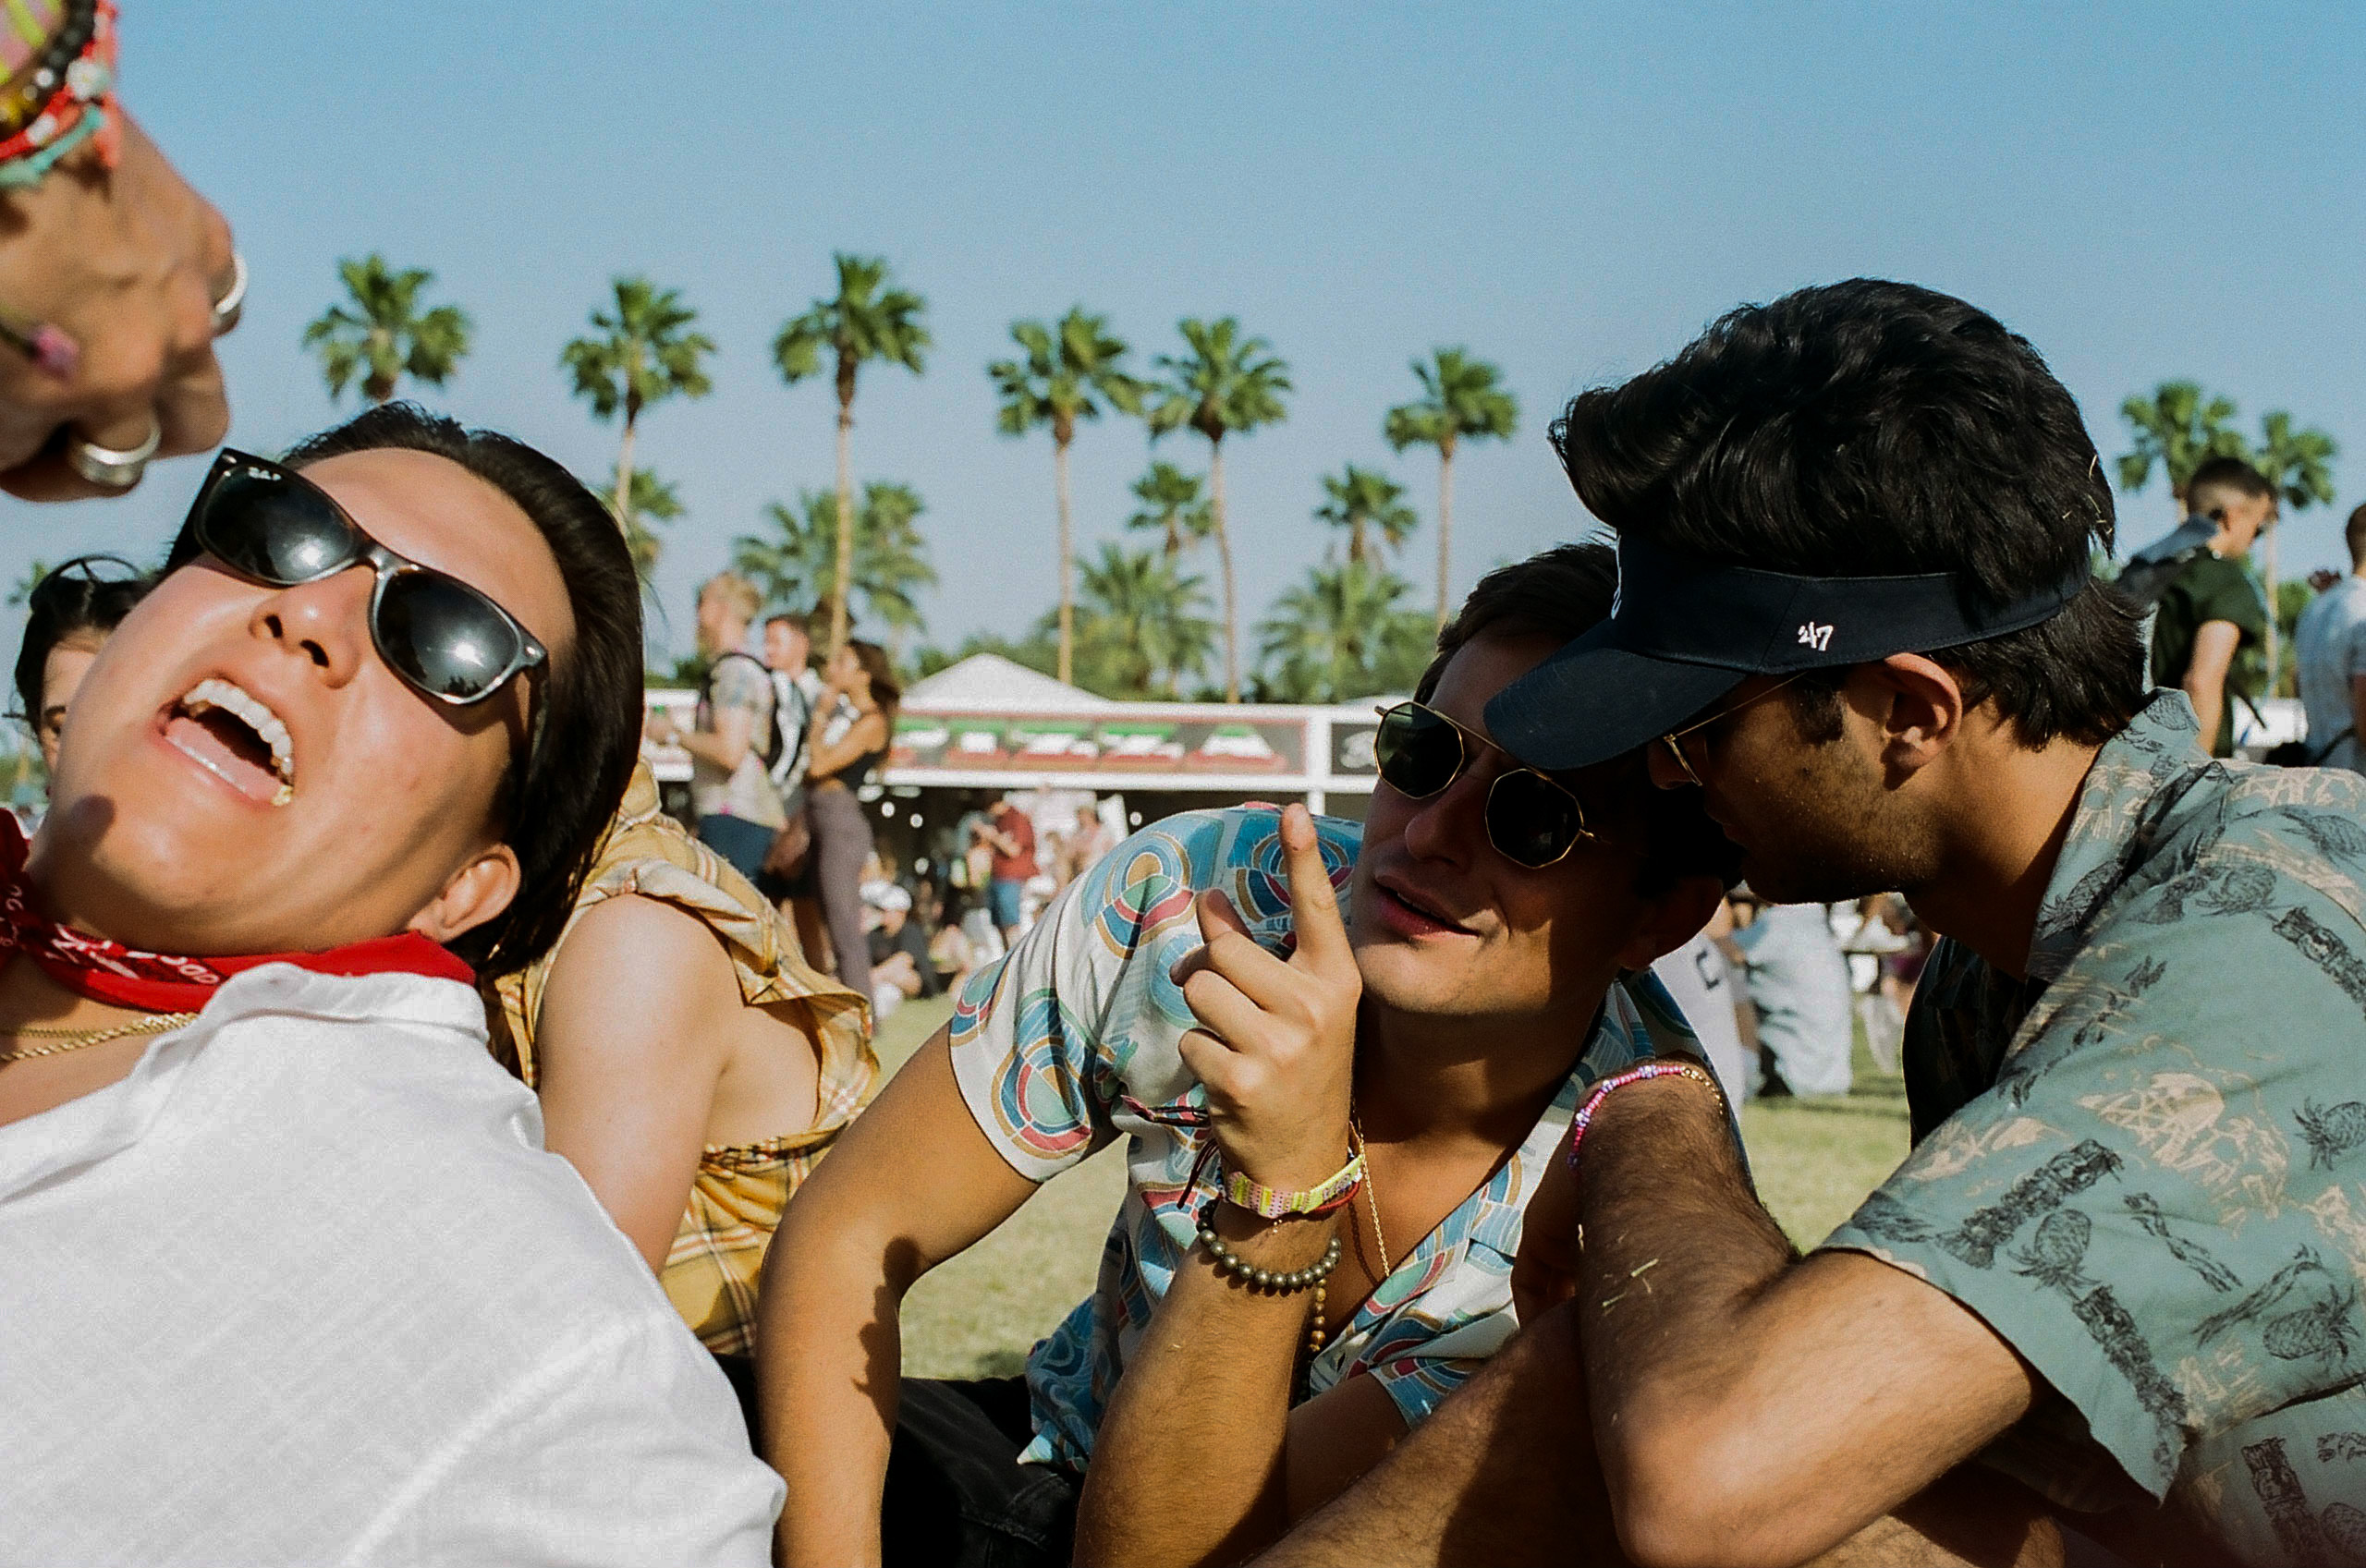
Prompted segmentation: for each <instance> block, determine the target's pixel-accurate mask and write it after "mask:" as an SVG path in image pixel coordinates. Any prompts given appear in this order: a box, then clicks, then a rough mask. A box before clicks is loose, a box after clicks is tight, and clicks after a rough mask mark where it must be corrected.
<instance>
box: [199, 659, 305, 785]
mask: <svg viewBox="0 0 2366 1568" xmlns="http://www.w3.org/2000/svg"><path fill="white" fill-rule="evenodd" d="M213 708H219V709H221V710H222V711H224V712H226V713H228V714H230V715H232V716H233V717H235V718H237V719H238V721H239V722H240V723H244V724H245V725H246V726H247V727H248V728H249V729H250V730H252V731H254V732H255V736H256V738H257V739H259V740H261V741H262V743H263V744H264V745H265V746H268V747H269V748H271V766H272V770H273V772H276V773H277V774H278V775H279V793H278V794H277V795H276V796H273V798H272V804H273V805H274V806H285V805H287V803H288V802H289V801H291V800H293V799H295V798H296V745H295V742H293V741H292V740H290V739H289V738H288V736H287V725H286V724H284V723H280V721H279V715H278V714H276V713H274V712H273V711H271V710H270V709H269V708H266V707H265V706H263V704H262V700H261V699H258V698H255V697H253V696H251V695H250V694H249V693H248V691H247V690H246V688H244V687H240V686H238V685H237V684H235V683H233V682H230V681H226V680H221V679H218V678H208V679H205V680H201V681H200V682H198V683H197V684H196V685H195V686H193V687H189V695H188V696H187V697H184V698H182V699H181V711H183V712H185V713H187V714H188V715H189V717H190V718H192V719H194V718H196V717H197V716H198V715H199V714H201V713H203V712H205V711H208V710H209V709H213Z"/></svg>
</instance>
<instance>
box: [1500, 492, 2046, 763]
mask: <svg viewBox="0 0 2366 1568" xmlns="http://www.w3.org/2000/svg"><path fill="white" fill-rule="evenodd" d="M2087 582H2088V574H2087V572H2086V571H2085V570H2083V569H2082V570H2080V571H2079V573H2078V574H2077V575H2076V576H2075V577H2073V578H2071V579H2070V580H2068V581H2066V582H2064V583H2062V584H2061V585H2059V586H2058V587H2055V588H2053V589H2049V590H2046V591H2045V592H2043V593H2041V594H2038V595H2035V596H2033V597H2031V598H2030V599H2026V600H2023V601H2021V602H2018V603H2016V604H2008V605H2004V606H2001V607H1994V608H1992V607H1988V606H1983V605H1982V604H1981V603H1979V602H1976V601H1975V600H1974V599H1973V597H1972V595H1971V594H1970V592H1969V591H1968V590H1966V588H1965V587H1964V585H1963V584H1962V582H1961V581H1960V580H1959V579H1958V578H1957V576H1956V575H1955V574H1953V573H1950V572H1927V573H1922V574H1920V575H1917V576H1912V577H1800V576H1797V575H1794V574H1792V573H1788V572H1769V571H1762V570H1760V569H1758V568H1757V567H1754V566H1728V565H1717V564H1714V563H1711V562H1706V561H1702V560H1700V559H1698V558H1697V557H1693V556H1689V555H1684V554H1680V553H1676V552H1673V551H1668V550H1663V549H1661V548H1659V547H1658V546H1656V545H1653V544H1650V543H1647V542H1646V541H1642V540H1640V539H1632V538H1622V539H1620V540H1619V541H1618V597H1617V599H1616V601H1614V602H1613V603H1612V605H1611V611H1610V619H1608V620H1606V621H1604V622H1603V623H1602V624H1601V625H1600V626H1595V627H1594V628H1593V629H1592V631H1590V632H1588V633H1586V635H1585V636H1583V637H1581V638H1578V639H1577V640H1576V641H1575V642H1572V643H1570V644H1569V645H1568V646H1567V647H1566V648H1564V649H1562V650H1560V651H1559V652H1557V653H1555V654H1554V655H1553V656H1552V657H1551V658H1550V659H1547V660H1546V661H1545V662H1543V663H1542V664H1540V665H1538V666H1537V667H1536V668H1535V669H1533V670H1531V671H1530V672H1529V673H1528V674H1527V675H1522V676H1521V677H1520V678H1519V679H1518V680H1516V681H1514V682H1513V683H1512V684H1511V685H1510V686H1508V687H1505V688H1504V689H1503V690H1502V691H1500V692H1498V693H1496V694H1495V697H1494V700H1493V701H1491V702H1489V703H1488V704H1487V728H1488V730H1489V732H1490V733H1491V734H1493V735H1494V737H1495V740H1496V743H1497V744H1499V745H1501V746H1502V747H1503V748H1505V749H1506V750H1507V751H1509V752H1510V753H1511V754H1512V755H1513V756H1515V757H1518V759H1519V760H1521V761H1523V762H1525V763H1527V764H1528V765H1529V766H1531V767H1532V768H1540V769H1543V770H1544V771H1545V772H1566V771H1567V770H1569V769H1573V768H1584V767H1590V766H1592V764H1594V763H1596V762H1603V761H1607V760H1610V759H1611V758H1613V757H1618V756H1622V755H1624V754H1625V753H1627V752H1629V751H1632V750H1634V749H1635V748H1638V747H1640V746H1644V745H1648V744H1649V743H1650V742H1652V741H1653V740H1655V739H1657V738H1658V737H1659V736H1661V735H1666V734H1667V733H1669V732H1670V731H1671V730H1676V729H1679V728H1681V727H1682V726H1683V725H1684V723H1685V722H1686V721H1687V720H1689V719H1690V718H1692V717H1694V716H1695V715H1696V714H1699V713H1700V712H1701V711H1703V710H1705V709H1707V708H1708V707H1709V706H1710V705H1711V704H1712V703H1714V702H1715V701H1716V700H1717V699H1719V698H1720V697H1723V696H1724V695H1725V694H1726V693H1727V692H1729V691H1731V690H1732V689H1733V688H1734V687H1738V686H1739V685H1740V684H1741V683H1742V682H1743V681H1745V680H1748V679H1749V678H1750V676H1752V675H1791V674H1794V673H1796V672H1798V671H1801V670H1818V669H1835V668H1839V667H1842V666H1845V665H1849V664H1862V663H1866V662H1871V661H1872V660H1876V659H1886V658H1888V657H1889V656H1890V655H1891V654H1893V653H1927V652H1930V651H1933V650H1937V649H1942V648H1953V647H1957V646H1958V645H1960V644H1963V643H1967V642H1978V641H1981V640H1982V639H1983V638H1992V637H2001V636H2003V635H2005V634H2006V633H2007V632H2014V631H2019V630H2020V629H2022V628H2023V627H2025V626H2035V625H2037V624H2038V623H2039V622H2041V621H2043V620H2047V619H2049V618H2051V617H2052V616H2054V615H2055V614H2060V612H2061V610H2062V608H2063V606H2064V605H2066V604H2067V603H2069V602H2070V601H2071V600H2072V599H2074V598H2076V597H2077V596H2078V594H2079V590H2082V589H2084V588H2085V587H2086V586H2087Z"/></svg>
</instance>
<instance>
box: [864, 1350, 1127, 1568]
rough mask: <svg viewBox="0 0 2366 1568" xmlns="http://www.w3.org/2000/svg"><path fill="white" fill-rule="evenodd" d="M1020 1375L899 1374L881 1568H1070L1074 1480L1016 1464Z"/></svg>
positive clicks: (1050, 1469)
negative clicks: (948, 1377) (954, 1377)
mask: <svg viewBox="0 0 2366 1568" xmlns="http://www.w3.org/2000/svg"><path fill="white" fill-rule="evenodd" d="M1034 1435H1035V1434H1034V1429H1033V1426H1032V1424H1031V1421H1030V1420H1029V1418H1028V1413H1027V1380H1026V1379H1024V1378H994V1379H988V1380H983V1381H980V1382H945V1381H939V1380H936V1379H933V1378H907V1379H905V1380H904V1392H903V1400H902V1403H901V1404H900V1406H899V1407H898V1409H897V1411H896V1440H895V1445H894V1447H892V1448H891V1449H890V1450H889V1451H888V1455H887V1490H886V1495H885V1497H884V1500H883V1501H882V1503H881V1506H880V1513H879V1533H880V1544H881V1548H882V1552H883V1555H884V1559H885V1562H886V1568H1067V1562H1068V1557H1069V1553H1070V1550H1071V1548H1072V1544H1073V1542H1074V1540H1075V1537H1076V1501H1077V1491H1078V1489H1079V1485H1080V1477H1078V1476H1077V1475H1076V1473H1075V1472H1073V1471H1069V1470H1064V1469H1061V1468H1059V1467H1057V1466H1056V1465H1021V1464H1019V1463H1018V1454H1019V1451H1020V1450H1022V1449H1024V1448H1025V1447H1026V1446H1027V1445H1028V1443H1029V1442H1031V1441H1032V1440H1033V1439H1034Z"/></svg>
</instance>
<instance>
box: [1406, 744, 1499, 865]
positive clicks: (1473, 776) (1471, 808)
mask: <svg viewBox="0 0 2366 1568" xmlns="http://www.w3.org/2000/svg"><path fill="white" fill-rule="evenodd" d="M1494 782H1495V775H1494V773H1493V772H1486V771H1483V770H1482V769H1480V768H1475V767H1474V768H1466V769H1464V770H1463V772H1462V773H1461V775H1460V776H1459V777H1457V779H1456V780H1455V781H1454V782H1453V783H1452V784H1448V785H1446V787H1445V789H1443V790H1441V791H1440V792H1439V793H1437V794H1436V795H1433V796H1430V798H1429V799H1427V800H1424V801H1422V802H1421V807H1420V808H1419V809H1417V810H1416V811H1415V812H1414V813H1413V815H1412V816H1411V817H1409V818H1408V819H1407V820H1406V822H1405V847H1406V849H1407V850H1409V852H1411V853H1412V854H1413V855H1414V856H1415V857H1418V858H1421V859H1423V860H1443V861H1445V862H1446V863H1447V864H1448V865H1453V866H1468V865H1470V862H1471V860H1472V858H1473V857H1475V856H1476V855H1477V853H1478V846H1479V845H1481V844H1482V843H1483V842H1484V841H1485V839H1486V835H1487V791H1488V789H1489V788H1490V787H1491V786H1492V785H1493V784H1494Z"/></svg>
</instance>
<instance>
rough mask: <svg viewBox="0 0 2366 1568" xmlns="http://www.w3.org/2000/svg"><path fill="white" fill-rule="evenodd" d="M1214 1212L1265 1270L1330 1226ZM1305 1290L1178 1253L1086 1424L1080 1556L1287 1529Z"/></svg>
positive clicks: (1231, 1549) (1298, 1261)
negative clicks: (1294, 1386) (1131, 1348)
mask: <svg viewBox="0 0 2366 1568" xmlns="http://www.w3.org/2000/svg"><path fill="white" fill-rule="evenodd" d="M1217 1212H1218V1216H1219V1218H1218V1220H1217V1225H1218V1234H1220V1235H1223V1236H1224V1237H1225V1239H1226V1244H1227V1245H1228V1246H1230V1247H1231V1248H1232V1250H1233V1251H1234V1252H1236V1253H1237V1254H1238V1255H1239V1257H1240V1258H1242V1259H1243V1260H1245V1261H1246V1262H1248V1263H1250V1264H1251V1265H1253V1266H1255V1267H1257V1268H1261V1269H1271V1270H1277V1271H1283V1272H1287V1271H1288V1270H1296V1269H1303V1268H1306V1267H1308V1266H1309V1265H1311V1264H1312V1263H1314V1262H1315V1261H1316V1260H1317V1259H1319V1258H1321V1257H1322V1256H1323V1248H1324V1246H1326V1245H1327V1244H1328V1242H1329V1240H1330V1238H1331V1236H1332V1234H1333V1233H1334V1222H1331V1221H1327V1220H1287V1221H1283V1222H1278V1223H1272V1224H1268V1223H1266V1222H1262V1221H1258V1220H1256V1219H1254V1218H1253V1217H1250V1216H1247V1215H1242V1214H1240V1213H1238V1211H1237V1210H1234V1209H1230V1208H1229V1206H1222V1205H1220V1206H1219V1207H1218V1210H1217ZM1313 1302H1314V1295H1313V1293H1312V1292H1311V1291H1306V1292H1300V1293H1298V1294H1294V1295H1272V1294H1269V1293H1267V1292H1263V1291H1257V1290H1251V1289H1250V1288H1249V1287H1247V1286H1245V1285H1243V1284H1242V1283H1241V1282H1239V1281H1238V1280H1237V1279H1233V1278H1229V1277H1227V1276H1225V1275H1222V1274H1219V1273H1218V1272H1217V1270H1216V1268H1215V1265H1214V1264H1213V1262H1212V1261H1211V1260H1210V1259H1209V1258H1208V1257H1207V1255H1206V1254H1205V1252H1204V1251H1202V1250H1201V1248H1199V1247H1197V1246H1194V1247H1193V1248H1192V1249H1191V1250H1190V1252H1189V1253H1188V1254H1187V1255H1186V1256H1185V1258H1184V1259H1183V1262H1182V1264H1181V1266H1180V1267H1179V1268H1177V1270H1176V1273H1175V1280H1174V1282H1173V1283H1172V1284H1171V1285H1169V1286H1168V1288H1167V1292H1166V1295H1165V1298H1164V1299H1163V1300H1161V1301H1160V1303H1159V1306H1158V1311H1157V1314H1156V1315H1155V1316H1154V1317H1153V1319H1151V1323H1150V1327H1149V1329H1148V1330H1147V1331H1145V1332H1144V1333H1143V1335H1142V1337H1141V1343H1140V1345H1139V1346H1137V1347H1136V1350H1135V1352H1134V1355H1133V1356H1132V1357H1131V1358H1130V1359H1129V1360H1128V1363H1127V1366H1126V1371H1125V1375H1124V1377H1123V1378H1121V1379H1120V1380H1118V1383H1117V1388H1116V1393H1115V1395H1114V1396H1113V1397H1112V1398H1111V1400H1110V1403H1109V1409H1108V1413H1107V1414H1106V1415H1105V1416H1104V1417H1103V1418H1102V1422H1101V1427H1100V1429H1099V1431H1098V1432H1096V1433H1095V1435H1094V1438H1093V1444H1092V1466H1091V1468H1090V1469H1089V1470H1088V1472H1087V1474H1086V1477H1085V1487H1084V1495H1083V1497H1082V1498H1081V1499H1080V1500H1079V1504H1078V1508H1077V1533H1076V1560H1077V1561H1078V1562H1091V1563H1096V1564H1099V1563H1110V1564H1117V1563H1124V1564H1153V1563H1201V1562H1238V1561H1239V1560H1240V1559H1241V1557H1242V1556H1243V1555H1245V1554H1246V1553H1247V1552H1249V1551H1251V1550H1255V1549H1256V1548H1257V1547H1259V1546H1261V1545H1262V1544H1264V1543H1265V1542H1266V1541H1269V1540H1271V1539H1273V1538H1274V1537H1275V1536H1277V1535H1279V1534H1280V1533H1281V1532H1282V1529H1283V1527H1284V1526H1285V1525H1286V1524H1287V1513H1286V1508H1287V1502H1286V1497H1285V1469H1284V1465H1283V1451H1284V1444H1285V1441H1286V1440H1287V1433H1288V1429H1289V1408H1290V1385H1291V1382H1292V1380H1293V1379H1294V1378H1295V1376H1296V1372H1297V1366H1298V1357H1299V1348H1300V1347H1301V1346H1302V1345H1303V1344H1304V1343H1306V1335H1307V1325H1308V1322H1309V1319H1310V1315H1311V1309H1312V1307H1313ZM1177 1497H1189V1499H1190V1500H1191V1505H1190V1506H1189V1507H1188V1508H1177V1507H1174V1506H1173V1505H1172V1500H1174V1499H1176V1498H1177Z"/></svg>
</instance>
